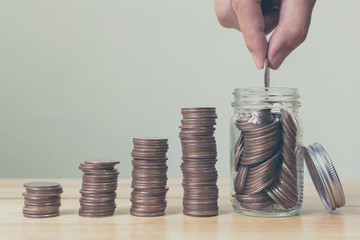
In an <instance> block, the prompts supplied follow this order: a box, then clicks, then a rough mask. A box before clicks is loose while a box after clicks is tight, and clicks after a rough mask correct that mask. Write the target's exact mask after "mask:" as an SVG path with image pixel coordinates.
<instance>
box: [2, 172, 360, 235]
mask: <svg viewBox="0 0 360 240" xmlns="http://www.w3.org/2000/svg"><path fill="white" fill-rule="evenodd" d="M39 180H40V181H56V182H59V183H61V184H62V186H63V189H64V193H63V194H62V206H61V209H60V211H61V215H60V216H59V217H54V218H46V219H31V218H25V217H23V216H22V207H23V199H22V196H21V193H22V192H23V191H24V188H23V186H22V185H23V183H25V182H29V181H39ZM180 183H181V181H180V180H175V179H171V180H169V182H168V186H169V188H170V190H169V192H168V194H167V201H168V207H167V213H166V216H163V217H155V218H141V217H134V216H131V215H130V214H129V208H130V201H129V196H130V192H131V188H130V180H128V179H124V180H119V186H118V191H117V192H118V199H117V206H118V208H117V210H116V213H115V215H114V216H112V217H104V218H84V217H79V216H78V215H77V211H78V208H79V202H78V198H79V193H78V191H79V189H80V186H81V181H80V179H0V239H2V240H3V239H36V240H39V239H47V240H50V239H51V240H54V239H67V240H72V239H126V240H127V239H142V238H146V239H157V240H162V239H187V240H188V239H236V240H242V239H327V240H328V239H360V191H359V190H360V179H355V180H354V179H345V180H342V184H343V188H344V191H345V195H346V206H345V207H343V208H340V209H338V210H336V211H335V213H334V214H330V213H328V212H327V211H326V210H325V207H324V206H323V205H322V203H321V201H320V199H319V197H318V195H317V193H316V192H315V188H314V186H313V185H312V183H311V181H309V180H307V181H305V194H304V203H303V207H302V209H301V211H300V212H299V214H298V216H294V217H288V218H257V217H248V216H243V215H240V214H237V213H234V212H233V210H232V207H231V205H230V201H229V195H230V194H229V182H228V180H226V179H223V180H219V182H218V185H219V188H220V197H219V206H220V211H219V216H217V217H210V218H195V217H188V216H184V215H183V214H182V187H181V184H180Z"/></svg>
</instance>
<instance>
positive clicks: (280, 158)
mask: <svg viewBox="0 0 360 240" xmlns="http://www.w3.org/2000/svg"><path fill="white" fill-rule="evenodd" d="M233 94H234V102H233V103H232V107H233V108H234V114H233V116H232V118H231V122H230V168H231V174H230V176H231V177H230V186H231V187H230V191H231V196H232V198H231V203H232V206H233V208H234V210H235V211H236V212H239V213H242V214H245V215H250V216H259V217H286V216H292V215H295V214H296V213H297V212H298V211H299V210H300V208H301V205H302V199H303V179H304V176H303V171H304V158H303V155H304V154H303V147H302V127H301V122H300V118H299V115H298V108H299V107H300V102H299V101H298V99H299V97H300V96H299V94H298V90H297V89H294V88H273V87H271V88H238V89H235V91H234V93H233Z"/></svg>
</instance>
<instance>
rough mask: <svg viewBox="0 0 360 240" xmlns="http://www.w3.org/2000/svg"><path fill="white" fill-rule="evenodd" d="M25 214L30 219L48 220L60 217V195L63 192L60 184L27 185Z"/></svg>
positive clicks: (30, 183) (39, 183) (35, 183)
mask: <svg viewBox="0 0 360 240" xmlns="http://www.w3.org/2000/svg"><path fill="white" fill-rule="evenodd" d="M24 187H25V188H26V192H24V193H23V196H24V202H25V205H24V209H23V214H24V216H25V217H29V218H48V217H56V216H59V215H60V212H59V209H60V206H61V202H60V199H61V197H60V194H61V193H62V192H63V190H62V187H61V185H60V184H59V183H54V182H29V183H25V184H24Z"/></svg>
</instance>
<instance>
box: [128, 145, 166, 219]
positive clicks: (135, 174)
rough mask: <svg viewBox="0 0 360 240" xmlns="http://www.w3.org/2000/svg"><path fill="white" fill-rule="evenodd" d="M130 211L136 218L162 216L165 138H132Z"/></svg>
mask: <svg viewBox="0 0 360 240" xmlns="http://www.w3.org/2000/svg"><path fill="white" fill-rule="evenodd" d="M133 144H134V148H133V150H132V152H131V156H132V158H133V159H132V165H133V171H132V183H131V187H132V188H133V191H132V192H131V198H130V201H131V203H132V206H131V208H130V214H131V215H133V216H138V217H155V216H162V215H165V209H166V193H167V191H168V188H167V185H166V184H167V174H166V173H167V169H168V167H167V164H166V161H167V157H166V153H167V150H168V140H167V139H143V138H134V139H133Z"/></svg>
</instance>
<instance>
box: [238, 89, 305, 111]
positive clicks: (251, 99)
mask: <svg viewBox="0 0 360 240" xmlns="http://www.w3.org/2000/svg"><path fill="white" fill-rule="evenodd" d="M233 95H234V102H233V103H232V104H231V106H233V107H234V108H236V109H248V110H250V109H255V110H256V109H264V108H279V107H286V108H287V107H289V108H293V107H300V102H299V101H298V99H299V98H300V95H299V91H298V89H297V88H286V87H250V88H235V90H234V92H233Z"/></svg>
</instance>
